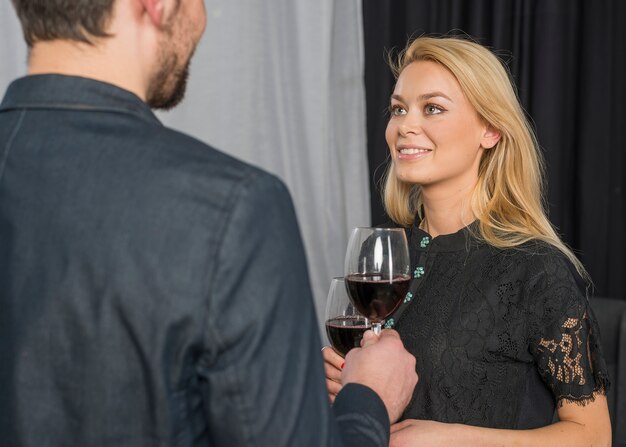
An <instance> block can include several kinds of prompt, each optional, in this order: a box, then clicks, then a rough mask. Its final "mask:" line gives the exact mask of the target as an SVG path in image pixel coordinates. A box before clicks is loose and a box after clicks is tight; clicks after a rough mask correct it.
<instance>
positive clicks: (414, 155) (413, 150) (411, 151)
mask: <svg viewBox="0 0 626 447" xmlns="http://www.w3.org/2000/svg"><path fill="white" fill-rule="evenodd" d="M397 150H398V160H419V159H421V158H424V157H426V156H427V155H428V154H430V153H431V152H432V149H426V148H423V147H414V146H410V147H406V146H405V147H398V149H397Z"/></svg>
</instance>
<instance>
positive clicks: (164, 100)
mask: <svg viewBox="0 0 626 447" xmlns="http://www.w3.org/2000/svg"><path fill="white" fill-rule="evenodd" d="M168 50H169V51H170V53H169V54H166V51H168ZM192 56H193V51H192V52H191V54H189V57H188V59H187V61H186V62H185V64H183V65H182V67H181V66H179V54H177V53H176V52H175V51H174V50H172V49H171V48H168V49H164V50H163V51H162V53H161V57H160V58H159V59H160V63H159V65H160V68H159V71H157V72H156V73H155V74H154V76H153V77H152V80H151V81H150V84H149V85H148V92H147V94H146V103H147V104H148V106H150V107H151V108H153V109H161V110H169V109H171V108H172V107H174V106H176V105H178V103H180V102H181V101H182V100H183V98H184V97H185V91H186V90H187V78H188V77H189V65H190V63H191V57H192Z"/></svg>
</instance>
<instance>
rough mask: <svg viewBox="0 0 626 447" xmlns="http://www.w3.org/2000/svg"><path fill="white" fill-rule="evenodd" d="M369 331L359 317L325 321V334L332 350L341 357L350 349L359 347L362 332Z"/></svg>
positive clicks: (363, 320)
mask: <svg viewBox="0 0 626 447" xmlns="http://www.w3.org/2000/svg"><path fill="white" fill-rule="evenodd" d="M368 329H370V325H369V324H367V325H366V324H365V319H364V318H363V317H359V316H349V317H337V318H331V319H330V320H328V321H326V334H328V339H329V340H330V344H331V345H332V346H333V349H334V350H335V351H337V353H339V354H340V355H342V356H343V357H345V356H346V354H347V353H348V351H349V350H350V349H352V348H358V347H359V346H361V339H362V338H363V332H365V331H366V330H368Z"/></svg>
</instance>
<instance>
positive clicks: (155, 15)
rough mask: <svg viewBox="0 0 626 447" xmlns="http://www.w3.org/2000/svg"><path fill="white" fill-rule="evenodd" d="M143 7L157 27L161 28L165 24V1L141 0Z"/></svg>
mask: <svg viewBox="0 0 626 447" xmlns="http://www.w3.org/2000/svg"><path fill="white" fill-rule="evenodd" d="M139 1H140V2H141V4H142V6H143V9H144V11H145V12H146V14H148V17H150V20H152V23H154V25H155V26H157V27H161V25H162V24H163V23H162V22H163V10H164V7H165V5H164V1H163V0H139Z"/></svg>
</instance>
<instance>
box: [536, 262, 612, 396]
mask: <svg viewBox="0 0 626 447" xmlns="http://www.w3.org/2000/svg"><path fill="white" fill-rule="evenodd" d="M557 264H560V263H557ZM564 267H565V268H567V266H566V265H561V266H559V265H557V266H551V268H554V269H556V270H555V271H553V272H552V273H553V274H550V272H549V271H546V272H545V273H546V274H547V275H546V276H547V278H548V279H546V282H547V283H548V284H547V287H546V288H545V289H544V290H543V292H544V293H542V294H540V295H542V297H540V298H539V299H538V301H537V302H536V303H535V304H536V307H535V309H534V311H533V314H534V321H535V322H536V323H538V324H535V325H533V324H531V328H533V330H532V331H531V334H530V336H531V340H530V349H531V352H532V354H533V357H534V359H535V362H536V364H537V368H538V370H539V373H540V375H541V377H542V378H543V380H544V381H545V383H546V384H547V385H548V387H549V388H550V389H551V390H552V393H553V394H554V397H555V399H556V401H557V403H558V404H559V405H562V404H563V402H564V401H570V402H575V403H578V404H580V405H585V404H586V403H587V402H590V401H593V400H594V398H595V395H596V393H600V394H606V391H607V389H608V387H609V384H610V383H609V382H610V381H609V377H608V373H607V368H606V363H605V361H604V356H603V354H602V348H601V346H600V332H599V329H598V324H597V321H596V318H595V316H594V315H593V311H592V310H591V308H590V307H589V303H588V300H587V298H586V295H585V292H584V290H580V287H579V286H578V285H577V284H576V281H575V280H574V278H573V277H572V275H571V269H567V270H570V272H568V273H570V274H569V275H566V274H565V272H563V271H562V270H561V271H559V270H560V269H562V268H564ZM568 277H569V279H568ZM533 326H534V327H533Z"/></svg>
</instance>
